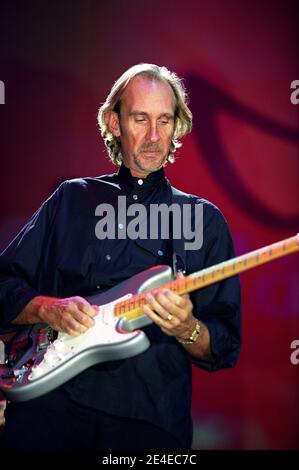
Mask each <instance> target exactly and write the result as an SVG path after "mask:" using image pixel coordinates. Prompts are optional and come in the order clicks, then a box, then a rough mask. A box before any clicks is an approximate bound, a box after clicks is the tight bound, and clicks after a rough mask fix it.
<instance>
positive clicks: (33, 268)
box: [0, 185, 63, 330]
mask: <svg viewBox="0 0 299 470" xmlns="http://www.w3.org/2000/svg"><path fill="white" fill-rule="evenodd" d="M62 189H63V186H62V185H61V186H60V187H59V188H58V189H57V190H56V191H55V192H54V193H53V194H52V196H50V197H49V199H47V200H46V201H45V202H44V203H43V205H42V206H41V207H40V208H39V209H38V210H37V211H36V212H35V214H34V215H33V216H32V217H31V218H30V220H29V221H28V222H27V224H26V225H25V227H24V228H23V229H22V230H21V231H20V232H19V234H18V235H17V236H16V238H15V239H14V240H13V241H12V242H11V243H10V245H9V246H8V247H7V248H6V249H5V250H4V251H3V252H2V253H1V255H0V328H2V329H3V330H7V329H9V328H10V327H11V325H10V323H11V321H12V320H13V319H14V318H16V317H17V316H18V315H19V313H21V311H22V310H23V309H24V307H25V306H26V305H27V304H28V303H29V302H30V301H31V300H32V299H33V298H34V297H36V296H37V295H40V293H39V292H38V287H37V286H38V268H39V265H40V262H41V258H42V256H43V250H44V248H45V244H46V243H47V234H48V233H49V232H48V231H49V230H50V228H51V224H52V223H53V219H54V216H55V211H56V207H57V204H58V202H59V199H60V198H61V193H62ZM14 327H15V326H14Z"/></svg>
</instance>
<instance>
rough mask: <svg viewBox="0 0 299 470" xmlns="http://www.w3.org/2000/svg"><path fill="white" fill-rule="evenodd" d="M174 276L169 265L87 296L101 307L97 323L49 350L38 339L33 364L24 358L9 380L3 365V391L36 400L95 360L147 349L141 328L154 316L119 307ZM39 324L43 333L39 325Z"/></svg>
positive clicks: (0, 382)
mask: <svg viewBox="0 0 299 470" xmlns="http://www.w3.org/2000/svg"><path fill="white" fill-rule="evenodd" d="M172 279H173V277H172V271H171V268H170V267H169V266H155V267H153V268H150V269H148V270H146V271H143V272H141V273H139V274H137V275H135V276H133V277H132V278H130V279H129V280H127V281H124V282H122V283H120V284H118V285H117V286H115V287H113V288H112V289H110V290H108V291H107V292H104V293H102V294H98V295H93V296H90V297H86V299H87V300H88V301H89V302H90V303H91V304H92V305H99V306H100V309H99V313H98V314H97V315H96V317H95V325H94V326H93V327H92V328H90V329H89V330H87V331H86V332H85V333H83V334H81V335H80V336H77V337H74V336H69V335H67V334H65V333H59V334H58V337H57V339H56V340H55V341H53V342H49V344H48V345H47V347H46V348H45V349H43V348H41V347H40V344H39V342H38V341H36V344H35V345H34V348H35V351H34V352H33V354H32V357H31V366H29V367H28V365H27V366H26V364H25V362H24V361H26V360H27V359H28V357H25V356H24V361H23V362H24V364H22V361H20V360H19V361H18V370H14V371H13V374H11V377H9V378H6V379H5V378H4V379H3V377H5V374H4V375H3V367H2V370H1V372H2V377H1V374H0V390H1V392H2V393H3V394H4V395H5V396H6V397H7V398H8V399H9V400H11V401H16V402H20V401H26V400H31V399H33V398H37V397H39V396H41V395H44V394H45V393H48V392H50V391H52V390H54V389H55V388H57V387H59V386H60V385H62V384H64V383H65V382H67V381H68V380H70V379H71V378H73V377H75V376H76V375H78V374H79V373H80V372H82V371H84V370H85V369H87V368H88V367H91V366H93V365H95V364H99V363H101V362H106V361H113V360H118V359H127V358H129V357H132V356H135V355H137V354H140V353H142V352H144V351H146V349H148V348H149V346H150V342H149V340H148V338H147V336H146V335H145V333H144V332H143V331H141V330H139V329H138V328H142V327H143V326H146V325H148V324H150V323H151V320H150V319H149V318H148V317H147V316H146V315H143V316H140V317H139V318H137V319H134V320H130V321H129V320H127V319H126V318H121V319H119V318H116V317H115V315H114V311H113V310H114V306H115V304H116V303H118V302H120V301H121V300H126V299H128V298H130V297H131V296H133V295H135V294H138V293H142V292H146V291H148V290H150V289H153V288H155V287H159V286H161V285H163V284H166V283H168V282H170V281H171V280H172ZM34 328H35V330H36V331H37V332H38V330H39V325H35V327H34ZM48 328H49V327H48ZM37 334H38V333H37ZM27 356H28V353H27ZM32 362H33V363H32ZM27 364H28V360H27ZM5 370H6V372H8V373H7V374H6V376H9V375H10V374H9V369H8V368H6V369H5Z"/></svg>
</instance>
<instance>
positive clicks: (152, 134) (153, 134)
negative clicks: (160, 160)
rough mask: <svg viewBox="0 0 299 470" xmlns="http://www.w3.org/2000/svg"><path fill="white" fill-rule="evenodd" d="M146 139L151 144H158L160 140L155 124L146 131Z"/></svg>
mask: <svg viewBox="0 0 299 470" xmlns="http://www.w3.org/2000/svg"><path fill="white" fill-rule="evenodd" d="M148 139H149V140H150V141H151V142H158V141H159V140H160V134H159V131H158V126H157V125H156V124H151V125H150V128H149V130H148Z"/></svg>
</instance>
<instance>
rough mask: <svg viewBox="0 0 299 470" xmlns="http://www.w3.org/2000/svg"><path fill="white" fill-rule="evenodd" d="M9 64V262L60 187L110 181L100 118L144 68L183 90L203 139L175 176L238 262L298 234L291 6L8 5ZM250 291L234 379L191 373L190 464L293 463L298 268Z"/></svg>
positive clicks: (257, 278)
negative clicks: (276, 457)
mask: <svg viewBox="0 0 299 470" xmlns="http://www.w3.org/2000/svg"><path fill="white" fill-rule="evenodd" d="M0 49H1V55H0V80H1V81H2V84H4V85H5V104H1V105H0V125H1V127H0V155H1V166H0V171H1V185H0V203H1V207H0V216H1V221H0V248H4V247H5V245H6V244H7V243H8V241H9V240H10V239H11V238H12V237H13V236H14V235H15V234H16V233H17V231H18V230H19V229H20V228H21V226H22V225H23V223H24V222H25V220H27V218H28V217H29V216H30V215H31V214H32V213H33V211H35V210H36V208H37V207H38V206H39V205H40V204H41V202H42V201H43V200H44V199H45V198H46V197H47V196H48V195H49V194H50V193H51V192H52V191H53V189H54V188H55V187H56V186H57V185H58V184H59V183H60V182H61V181H62V180H64V179H67V178H73V177H77V176H87V175H100V174H102V173H106V172H111V171H114V167H113V166H112V165H111V163H109V161H108V159H107V155H106V153H105V150H104V146H103V143H102V141H101V137H100V135H99V132H98V129H97V124H96V115H97V109H98V107H99V105H100V103H101V102H102V101H103V100H104V99H105V97H106V95H107V93H108V91H109V89H110V87H111V85H112V83H113V81H114V80H115V79H116V78H117V77H118V76H119V75H120V74H121V73H122V72H123V71H124V70H125V69H126V68H128V67H129V66H131V65H133V64H136V63H138V62H151V63H156V64H159V65H166V66H167V67H169V68H170V69H171V70H175V71H176V72H177V73H178V74H179V75H180V76H182V77H183V78H184V80H185V84H186V86H187V88H188V90H189V95H190V107H191V109H192V111H193V114H194V130H193V133H192V134H191V135H190V136H188V137H187V138H185V140H184V145H183V147H182V149H181V150H180V151H179V152H178V158H177V161H176V163H175V164H174V165H171V166H170V165H169V167H167V175H168V176H169V178H170V179H171V181H172V183H173V184H174V185H175V186H176V187H179V188H180V189H182V190H184V191H187V192H191V193H195V194H198V195H200V196H202V197H205V198H207V199H210V200H211V201H213V202H214V203H215V204H216V205H218V206H219V207H220V208H221V210H222V211H223V213H224V215H225V217H226V218H227V220H228V222H229V225H230V227H231V230H232V234H233V238H234V242H235V246H236V252H237V254H243V253H245V252H247V251H249V250H252V249H255V248H258V247H261V246H263V245H266V244H269V243H272V242H275V241H276V240H280V239H282V238H286V237H289V236H292V235H295V233H296V231H298V148H299V147H298V127H299V124H298V122H299V119H298V109H299V106H298V105H296V104H295V103H296V100H293V101H294V104H293V103H292V102H291V99H290V97H291V92H292V89H291V88H290V86H291V82H292V81H294V80H296V79H299V71H298V57H299V54H298V7H297V2H296V1H288V2H267V1H261V0H256V1H255V0H252V1H251V2H248V3H246V4H245V3H244V2H238V1H237V0H236V1H232V0H231V1H227V2H222V1H220V0H218V1H217V0H215V1H212V2H210V1H208V0H206V1H188V0H186V1H184V2H181V1H177V0H172V1H163V2H162V1H160V0H151V1H150V2H148V1H145V0H126V1H120V0H114V2H101V1H74V2H72V1H65V0H63V1H62V0H61V1H51V2H50V1H49V2H47V1H36V2H34V1H27V2H21V1H20V2H18V1H11V2H1V18H0ZM2 90H3V86H2ZM241 281H242V293H243V345H242V353H241V357H240V360H239V362H238V365H237V367H236V368H235V369H232V370H224V371H220V372H218V373H215V374H209V373H207V372H204V371H201V370H199V369H194V370H193V380H194V386H193V409H192V411H193V417H194V421H195V435H194V448H200V449H294V448H298V442H299V429H298V427H299V424H298V421H299V416H298V411H299V398H298V397H299V382H298V380H299V364H296V361H295V362H294V361H293V362H294V363H292V361H291V353H292V351H293V350H292V349H291V343H292V342H293V341H294V340H299V325H298V322H299V313H298V287H297V281H298V257H297V256H295V255H291V256H289V257H286V258H283V259H281V260H278V261H275V262H272V263H270V264H268V265H265V266H263V267H259V268H257V269H255V270H252V271H250V272H247V273H245V274H243V275H242V276H241ZM297 358H298V354H297ZM297 362H298V360H297Z"/></svg>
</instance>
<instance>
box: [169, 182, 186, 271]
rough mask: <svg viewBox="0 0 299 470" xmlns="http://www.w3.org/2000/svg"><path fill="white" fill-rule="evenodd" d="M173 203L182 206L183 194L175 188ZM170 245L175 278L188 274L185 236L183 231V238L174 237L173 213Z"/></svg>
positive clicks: (171, 216) (171, 215)
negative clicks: (179, 274)
mask: <svg viewBox="0 0 299 470" xmlns="http://www.w3.org/2000/svg"><path fill="white" fill-rule="evenodd" d="M172 190H173V193H172V203H173V204H178V205H179V206H181V205H182V194H183V193H181V192H180V191H178V190H177V189H175V188H172ZM169 232H170V240H171V241H170V243H171V252H172V271H173V275H174V277H176V275H177V273H178V272H182V273H183V274H185V273H186V251H185V249H184V243H185V239H184V235H183V231H182V232H181V238H174V237H173V212H170V230H169Z"/></svg>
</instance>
